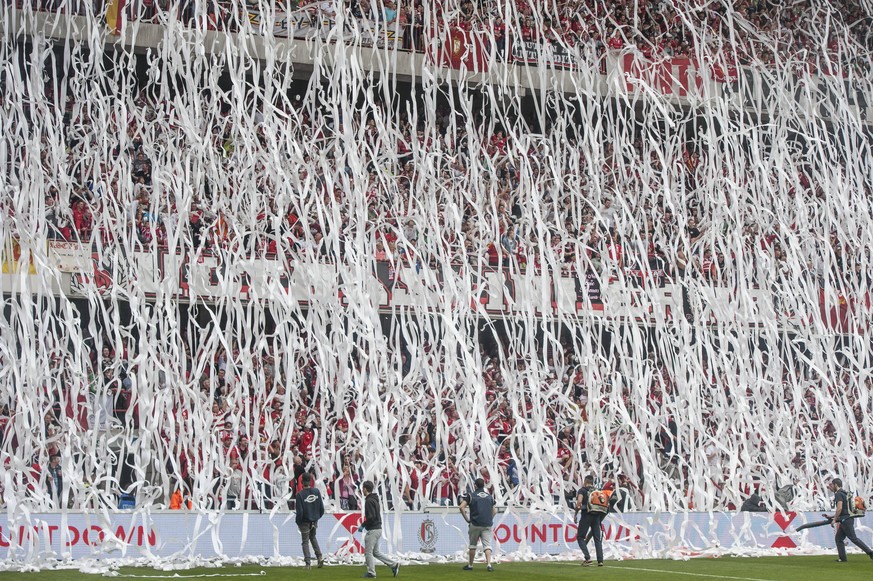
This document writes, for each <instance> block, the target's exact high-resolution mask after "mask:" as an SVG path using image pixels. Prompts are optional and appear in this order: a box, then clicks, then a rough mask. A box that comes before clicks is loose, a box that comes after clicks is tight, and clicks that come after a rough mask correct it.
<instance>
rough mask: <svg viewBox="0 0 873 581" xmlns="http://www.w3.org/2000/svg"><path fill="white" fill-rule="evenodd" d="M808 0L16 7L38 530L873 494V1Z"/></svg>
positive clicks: (6, 416) (24, 445) (14, 149)
mask: <svg viewBox="0 0 873 581" xmlns="http://www.w3.org/2000/svg"><path fill="white" fill-rule="evenodd" d="M781 4H782V3H778V2H768V1H766V0H760V1H744V2H728V1H726V0H713V1H711V2H702V1H698V0H663V1H652V0H648V1H645V0H639V1H638V2H629V1H620V2H602V1H601V0H555V1H554V2H527V1H524V0H514V1H510V0H480V1H478V2H472V1H469V0H467V1H461V0H453V1H449V2H422V1H419V0H407V1H399V2H389V1H384V2H383V1H382V0H370V1H367V0H357V1H355V0H351V1H345V2H333V1H328V2H315V3H306V2H294V1H287V2H276V3H273V2H267V1H264V0H262V1H260V2H248V3H245V2H240V1H237V0H234V1H231V2H223V1H221V2H220V1H217V0H216V1H201V0H191V1H183V2H149V1H145V0H143V1H142V2H105V3H104V2H99V1H98V2H82V1H78V0H65V1H58V2H52V1H37V0H33V1H31V0H18V1H17V2H14V1H11V0H10V1H7V2H5V3H4V5H3V7H2V11H0V27H2V34H3V38H2V43H0V62H2V63H4V65H3V67H2V69H0V99H2V101H0V178H2V184H0V185H2V188H3V195H2V199H0V204H2V208H0V241H2V245H3V246H2V260H3V274H2V285H3V293H4V294H3V311H2V317H0V487H2V503H3V507H4V511H5V512H6V515H7V518H8V521H9V522H10V523H27V522H28V518H29V515H30V514H31V513H37V512H40V511H46V510H59V509H73V510H94V509H96V510H110V511H112V510H116V509H117V508H118V507H119V505H120V504H122V505H123V506H124V507H129V508H134V510H137V511H147V510H152V509H160V508H169V507H170V505H171V502H173V496H174V493H177V492H178V494H177V497H176V500H178V501H179V502H180V503H181V505H182V506H189V504H190V508H191V509H192V510H195V511H203V512H207V511H212V510H215V509H220V510H222V511H231V510H241V509H247V510H261V511H271V510H272V511H283V510H288V509H289V508H290V501H291V499H293V496H294V492H295V490H296V489H297V488H298V487H299V477H300V476H301V474H303V472H307V471H309V472H312V473H313V474H314V475H315V477H316V481H317V482H318V483H319V486H320V487H321V488H322V489H323V490H325V492H326V498H328V499H329V500H330V501H331V502H332V503H333V506H334V507H335V509H336V510H355V507H356V504H357V502H358V501H356V500H355V498H354V496H355V492H356V489H357V483H358V482H360V481H362V480H363V479H371V480H374V481H376V482H378V486H379V488H380V491H381V494H380V496H381V498H382V499H383V502H385V504H386V508H393V509H394V510H397V511H404V510H420V509H422V508H424V507H427V506H432V505H436V504H442V505H452V504H456V503H457V499H458V496H459V494H461V493H463V491H464V490H465V489H466V488H467V487H468V486H469V485H470V484H471V483H472V480H473V479H474V478H475V477H476V476H479V475H481V476H482V477H484V478H485V479H486V481H488V482H489V483H490V485H491V486H492V487H493V488H494V492H495V497H496V498H497V500H498V503H499V504H501V505H503V506H508V507H509V508H510V510H516V509H541V510H546V511H550V512H563V511H565V510H566V509H567V503H568V501H572V499H573V498H574V496H575V490H576V488H578V486H579V485H580V483H581V480H582V476H583V475H584V474H589V473H593V474H595V475H596V476H597V477H598V478H599V479H600V480H602V481H608V482H611V483H612V484H613V486H614V487H615V488H616V489H617V490H618V491H619V493H620V495H621V499H622V500H621V505H620V506H621V509H622V510H625V511H634V510H645V511H691V510H693V511H731V510H735V509H738V508H739V507H740V505H741V504H742V502H743V501H744V500H745V499H746V498H747V497H748V495H749V494H750V493H751V492H752V491H753V490H756V489H757V490H759V491H760V494H761V496H762V497H763V499H764V502H765V504H766V505H767V506H768V507H770V508H771V509H772V510H776V509H777V508H779V507H782V508H786V507H790V508H791V509H794V510H816V509H818V508H820V507H824V506H825V503H826V501H827V493H826V490H825V486H824V483H825V482H826V481H827V479H829V478H831V477H833V476H837V475H839V476H840V477H841V478H842V479H843V481H844V482H845V483H846V486H847V488H849V489H851V490H855V491H857V492H858V493H859V494H862V495H864V496H866V497H869V496H870V494H871V493H873V489H871V488H870V486H871V482H873V460H871V456H873V434H871V430H873V419H871V414H873V399H871V387H873V375H871V371H873V355H871V342H870V334H869V326H870V322H871V296H870V287H871V266H870V265H871V263H873V262H871V249H873V238H871V236H873V216H871V208H873V206H871V193H873V163H871V159H873V158H871V152H870V138H871V123H873V109H871V107H873V105H871V104H873V90H871V86H873V85H871V66H870V65H871V61H870V54H871V52H870V51H871V48H873V33H871V14H873V7H871V5H870V3H869V2H868V1H867V0H864V1H862V2H857V1H854V2H849V1H837V0H830V1H825V2H821V1H813V0H800V1H797V2H793V3H791V4H790V5H788V6H781ZM780 490H781V491H782V492H781V493H780V492H779V491H780ZM786 491H790V493H791V494H789V495H788V496H786ZM792 496H793V499H792V500H788V499H789V498H791V497H792Z"/></svg>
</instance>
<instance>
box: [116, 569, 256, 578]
mask: <svg viewBox="0 0 873 581" xmlns="http://www.w3.org/2000/svg"><path fill="white" fill-rule="evenodd" d="M266 574H267V572H266V571H261V572H260V573H193V574H191V575H179V574H178V573H174V574H173V575H120V574H112V573H109V574H104V577H124V578H127V579H203V578H207V577H263V576H264V575H266Z"/></svg>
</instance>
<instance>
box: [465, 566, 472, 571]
mask: <svg viewBox="0 0 873 581" xmlns="http://www.w3.org/2000/svg"><path fill="white" fill-rule="evenodd" d="M472 570H473V565H464V571H472Z"/></svg>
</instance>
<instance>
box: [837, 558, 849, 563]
mask: <svg viewBox="0 0 873 581" xmlns="http://www.w3.org/2000/svg"><path fill="white" fill-rule="evenodd" d="M836 562H837V563H848V562H849V561H848V559H836Z"/></svg>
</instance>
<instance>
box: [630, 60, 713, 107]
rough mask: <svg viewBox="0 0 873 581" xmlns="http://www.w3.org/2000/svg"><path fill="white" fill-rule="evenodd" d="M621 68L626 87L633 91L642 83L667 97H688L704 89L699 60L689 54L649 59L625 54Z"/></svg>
mask: <svg viewBox="0 0 873 581" xmlns="http://www.w3.org/2000/svg"><path fill="white" fill-rule="evenodd" d="M622 72H623V73H624V79H625V88H626V89H627V90H628V91H630V92H632V91H634V89H635V88H636V86H637V85H639V84H641V83H642V84H645V85H647V86H649V87H652V88H653V89H654V90H655V91H657V92H658V93H660V94H662V95H666V96H668V97H687V96H688V95H689V94H691V93H700V92H702V90H703V77H701V76H700V69H699V67H698V65H697V63H696V62H695V61H693V60H692V59H690V58H686V57H678V58H671V59H662V60H658V61H649V60H646V59H644V58H642V57H639V56H635V55H633V54H626V55H624V57H623V58H622Z"/></svg>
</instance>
